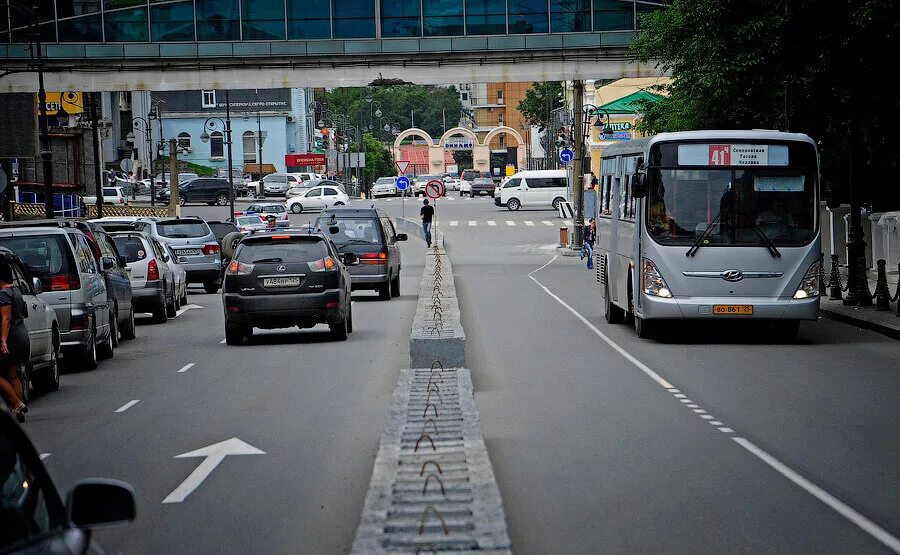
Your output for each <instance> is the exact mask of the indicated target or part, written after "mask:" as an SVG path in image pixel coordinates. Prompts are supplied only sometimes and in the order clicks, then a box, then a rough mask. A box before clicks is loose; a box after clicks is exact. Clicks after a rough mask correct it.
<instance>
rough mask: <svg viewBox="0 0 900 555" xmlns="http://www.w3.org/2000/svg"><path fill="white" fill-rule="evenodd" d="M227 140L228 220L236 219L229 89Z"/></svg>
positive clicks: (226, 112) (226, 103)
mask: <svg viewBox="0 0 900 555" xmlns="http://www.w3.org/2000/svg"><path fill="white" fill-rule="evenodd" d="M225 140H227V141H228V143H227V145H228V204H229V206H230V207H231V214H230V215H229V217H228V219H229V220H233V219H234V162H233V160H232V159H231V143H232V138H231V102H230V101H229V99H228V89H225Z"/></svg>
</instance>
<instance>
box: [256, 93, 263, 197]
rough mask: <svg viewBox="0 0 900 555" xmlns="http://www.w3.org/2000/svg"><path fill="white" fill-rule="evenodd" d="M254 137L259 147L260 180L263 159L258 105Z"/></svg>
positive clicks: (260, 177)
mask: <svg viewBox="0 0 900 555" xmlns="http://www.w3.org/2000/svg"><path fill="white" fill-rule="evenodd" d="M256 138H257V140H258V141H259V142H258V144H257V146H258V148H259V165H258V169H259V180H260V181H262V178H263V161H262V142H263V137H262V123H261V122H260V119H259V106H257V107H256ZM260 192H262V184H260Z"/></svg>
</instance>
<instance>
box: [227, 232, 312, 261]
mask: <svg viewBox="0 0 900 555" xmlns="http://www.w3.org/2000/svg"><path fill="white" fill-rule="evenodd" d="M326 256H328V249H327V247H326V246H325V242H324V241H322V240H321V239H300V238H298V239H292V240H291V241H285V240H283V239H280V240H278V241H272V242H268V241H248V242H244V243H241V244H240V246H239V248H238V251H237V253H236V254H235V259H236V260H238V261H240V262H244V263H245V264H253V263H255V262H261V261H263V260H265V261H268V262H281V261H284V260H287V261H291V262H296V261H311V260H318V259H320V258H324V257H326Z"/></svg>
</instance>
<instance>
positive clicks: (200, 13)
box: [194, 0, 241, 41]
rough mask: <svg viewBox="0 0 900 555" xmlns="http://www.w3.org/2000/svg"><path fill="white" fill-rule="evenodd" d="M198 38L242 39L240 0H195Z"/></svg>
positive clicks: (217, 39)
mask: <svg viewBox="0 0 900 555" xmlns="http://www.w3.org/2000/svg"><path fill="white" fill-rule="evenodd" d="M194 6H195V9H196V12H197V14H196V17H197V40H214V41H228V40H240V38H241V28H240V20H241V14H240V11H239V9H238V0H195V2H194Z"/></svg>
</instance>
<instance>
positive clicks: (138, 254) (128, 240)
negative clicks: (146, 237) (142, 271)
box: [113, 237, 147, 264]
mask: <svg viewBox="0 0 900 555" xmlns="http://www.w3.org/2000/svg"><path fill="white" fill-rule="evenodd" d="M113 241H114V242H115V243H116V248H117V249H119V253H120V254H121V255H122V256H124V257H125V262H127V263H129V264H131V263H132V262H137V261H138V260H144V259H145V258H147V252H146V251H145V250H144V242H143V241H141V240H140V239H139V238H137V237H113Z"/></svg>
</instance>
